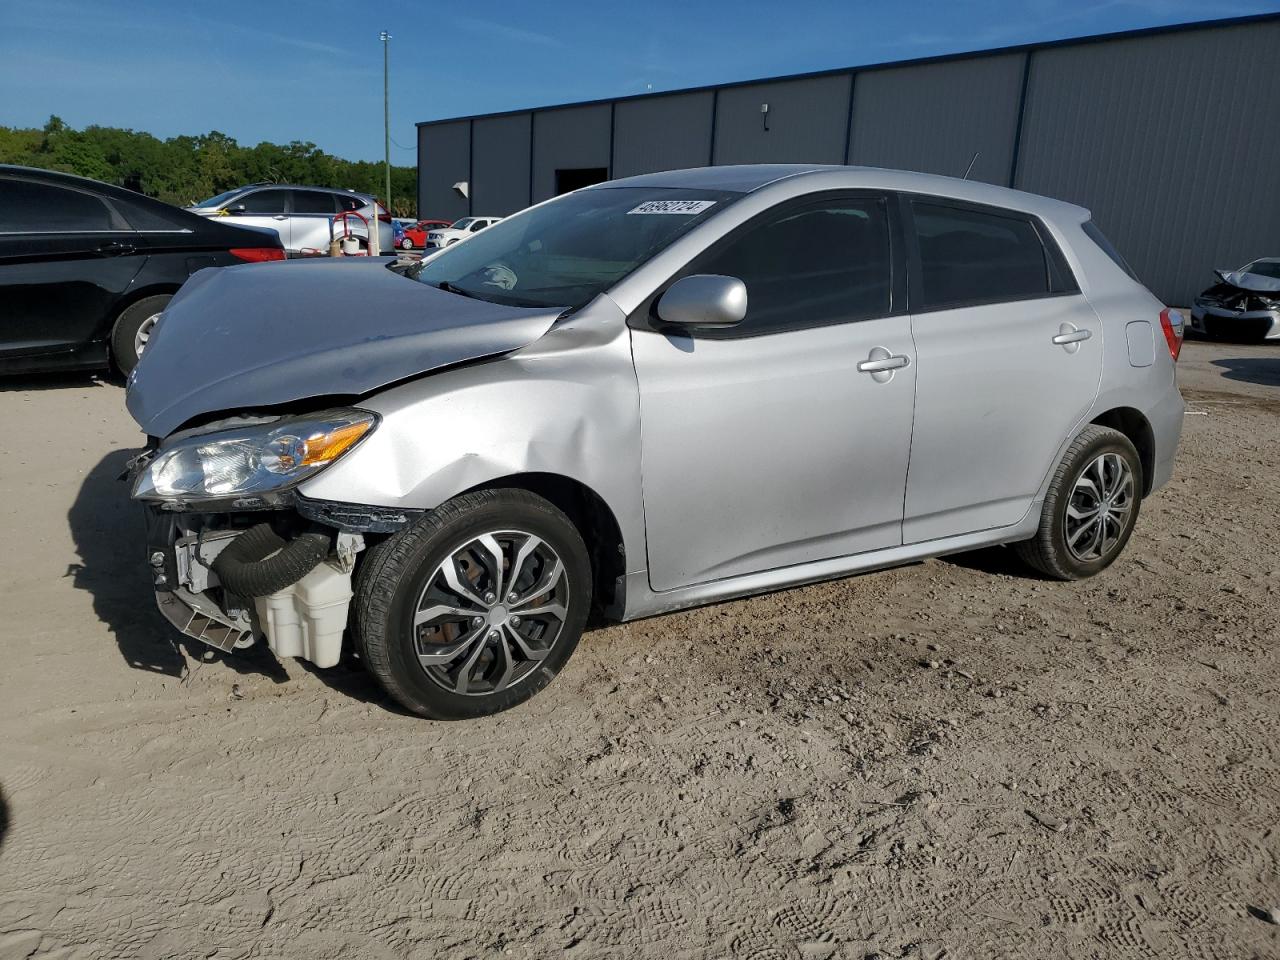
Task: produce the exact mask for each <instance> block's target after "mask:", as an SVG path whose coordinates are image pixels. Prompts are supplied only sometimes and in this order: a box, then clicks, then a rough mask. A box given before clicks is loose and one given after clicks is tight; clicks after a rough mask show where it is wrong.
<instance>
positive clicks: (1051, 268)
mask: <svg viewBox="0 0 1280 960" xmlns="http://www.w3.org/2000/svg"><path fill="white" fill-rule="evenodd" d="M911 210H912V219H913V221H914V223H915V232H916V238H917V242H918V244H919V251H920V261H919V286H920V291H919V296H920V299H921V300H922V301H923V302H922V303H921V304H920V308H921V309H924V310H938V309H942V308H944V307H958V306H963V305H965V304H977V303H996V302H1000V301H1007V300H1030V299H1033V298H1035V297H1044V296H1048V295H1050V294H1053V293H1060V292H1064V291H1065V290H1067V289H1069V288H1073V287H1074V283H1071V284H1070V287H1068V285H1067V282H1066V280H1065V279H1064V278H1063V277H1061V275H1060V274H1061V272H1062V271H1064V270H1065V264H1060V263H1058V262H1057V261H1058V259H1059V258H1058V257H1051V256H1049V255H1048V254H1046V251H1045V245H1044V242H1043V241H1042V240H1041V237H1040V233H1039V231H1038V230H1037V228H1036V225H1035V223H1034V222H1033V221H1032V220H1031V219H1029V218H1027V217H1022V216H1019V215H1017V214H1014V213H1010V214H1008V215H1006V214H1004V213H994V212H987V211H985V210H974V209H970V208H968V207H957V206H951V205H949V204H934V203H927V202H919V201H913V202H912V203H911ZM1055 252H1056V250H1055ZM913 309H914V307H913Z"/></svg>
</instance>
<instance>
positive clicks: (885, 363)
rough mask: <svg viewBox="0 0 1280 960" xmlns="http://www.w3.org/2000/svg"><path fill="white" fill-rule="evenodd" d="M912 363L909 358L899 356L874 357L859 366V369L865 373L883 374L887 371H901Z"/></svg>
mask: <svg viewBox="0 0 1280 960" xmlns="http://www.w3.org/2000/svg"><path fill="white" fill-rule="evenodd" d="M910 362H911V359H910V358H909V357H904V356H902V355H901V354H897V355H895V356H891V357H874V358H872V359H870V360H863V361H862V362H861V363H860V364H858V369H859V370H860V371H862V372H863V373H881V372H883V371H885V370H901V369H902V368H903V367H905V366H906V365H907V364H909V363H910Z"/></svg>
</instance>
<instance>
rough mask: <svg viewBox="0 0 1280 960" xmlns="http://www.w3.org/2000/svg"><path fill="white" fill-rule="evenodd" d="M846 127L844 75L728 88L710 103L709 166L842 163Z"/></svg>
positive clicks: (847, 93) (846, 108)
mask: <svg viewBox="0 0 1280 960" xmlns="http://www.w3.org/2000/svg"><path fill="white" fill-rule="evenodd" d="M762 103H767V104H768V105H769V114H768V124H769V129H767V130H766V129H765V128H764V127H765V125H764V122H763V121H762V119H761V113H760V105H761V104H762ZM848 123H849V77H848V75H847V74H846V75H837V76H830V77H812V78H809V79H807V80H784V81H776V82H771V83H753V84H750V85H748V86H742V87H730V88H728V89H724V90H721V91H720V94H719V102H718V103H717V104H716V141H715V162H716V163H843V162H844V146H845V135H846V133H847V127H848Z"/></svg>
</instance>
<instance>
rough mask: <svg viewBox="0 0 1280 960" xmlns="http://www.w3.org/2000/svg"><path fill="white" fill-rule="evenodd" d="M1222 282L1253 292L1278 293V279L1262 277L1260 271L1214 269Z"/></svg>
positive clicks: (1279, 286) (1279, 290)
mask: <svg viewBox="0 0 1280 960" xmlns="http://www.w3.org/2000/svg"><path fill="white" fill-rule="evenodd" d="M1213 272H1214V273H1216V274H1217V275H1218V277H1219V278H1220V279H1221V280H1222V282H1223V283H1229V284H1231V286H1233V287H1239V288H1240V289H1241V290H1249V291H1251V292H1253V293H1280V279H1277V278H1275V277H1264V276H1263V275H1262V274H1260V273H1242V272H1240V271H1239V270H1234V271H1232V270H1215V271H1213Z"/></svg>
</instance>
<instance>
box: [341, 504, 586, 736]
mask: <svg viewBox="0 0 1280 960" xmlns="http://www.w3.org/2000/svg"><path fill="white" fill-rule="evenodd" d="M591 590H592V581H591V564H590V560H589V559H588V554H587V548H586V545H585V544H584V543H583V541H582V537H581V535H580V534H579V533H578V530H577V528H576V527H574V525H573V523H572V522H570V520H569V519H568V517H566V516H565V515H564V514H563V513H562V512H560V511H559V510H558V509H556V507H554V506H553V505H552V504H551V503H549V502H548V501H546V500H544V499H543V498H541V497H538V496H535V495H534V494H532V493H529V492H527V491H524V490H482V491H477V492H475V493H469V494H464V495H462V496H460V497H457V498H455V499H453V500H450V501H449V502H447V503H445V504H443V505H442V506H440V507H439V508H437V509H436V510H433V511H432V512H431V513H429V514H428V515H427V516H425V517H423V518H422V519H421V520H419V521H418V522H417V523H415V524H414V525H413V526H411V527H409V528H408V529H406V530H404V531H402V532H400V533H398V534H396V535H395V536H394V537H391V538H390V539H388V540H386V541H384V542H382V543H380V544H378V545H377V546H375V547H373V548H372V549H370V551H369V553H368V555H367V556H366V557H365V558H364V561H363V563H362V564H361V567H360V570H359V571H358V573H357V577H356V587H355V592H356V596H355V621H354V628H355V636H356V642H357V644H358V646H359V650H360V653H361V655H362V656H363V658H364V660H365V663H366V665H367V666H368V668H369V670H370V671H371V672H372V673H373V674H374V676H376V677H377V678H378V680H379V681H380V682H381V683H382V685H383V687H384V688H385V689H386V691H387V692H388V693H389V694H390V695H391V696H392V697H394V698H395V699H396V700H397V701H399V702H400V703H401V704H402V705H403V706H404V707H405V708H407V709H408V710H411V711H413V712H414V713H416V714H418V715H420V716H424V717H430V718H433V719H437V720H458V719H465V718H469V717H479V716H485V715H487V714H491V713H497V712H498V711H500V710H506V709H508V708H510V707H513V706H515V705H516V704H519V703H522V702H523V701H525V700H527V699H529V698H530V697H532V696H533V695H534V694H535V693H537V692H538V691H539V690H541V689H542V688H543V687H545V686H546V685H547V684H548V683H550V682H551V680H552V679H553V678H554V677H555V676H556V674H557V673H558V672H559V671H560V669H561V668H562V667H563V666H564V665H565V663H566V662H567V661H568V659H569V657H570V655H571V654H572V653H573V651H574V649H575V648H576V647H577V645H578V639H579V637H580V636H581V635H582V630H583V627H584V626H585V624H586V620H587V613H588V611H589V609H590V607H591Z"/></svg>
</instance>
